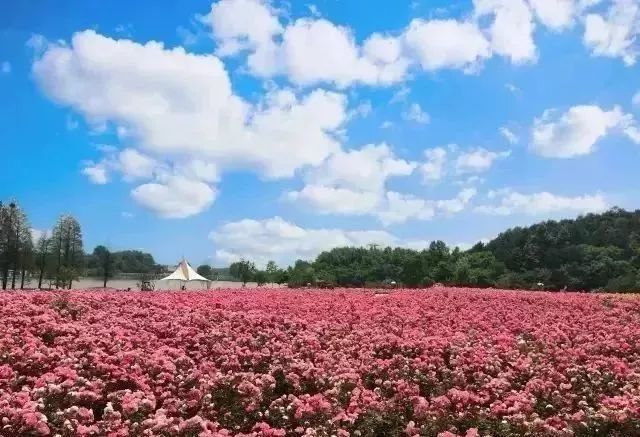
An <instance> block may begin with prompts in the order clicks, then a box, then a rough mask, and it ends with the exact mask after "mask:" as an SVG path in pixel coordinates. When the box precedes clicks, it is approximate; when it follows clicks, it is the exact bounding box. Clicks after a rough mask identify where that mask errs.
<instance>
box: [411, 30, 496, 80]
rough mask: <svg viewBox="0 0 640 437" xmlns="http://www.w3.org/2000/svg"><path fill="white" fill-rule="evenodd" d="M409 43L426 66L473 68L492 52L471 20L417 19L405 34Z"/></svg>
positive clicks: (436, 67) (414, 56) (420, 61)
mask: <svg viewBox="0 0 640 437" xmlns="http://www.w3.org/2000/svg"><path fill="white" fill-rule="evenodd" d="M403 39H404V41H405V44H406V47H407V49H408V50H409V52H410V53H412V54H413V58H414V59H416V60H417V61H418V62H419V63H420V65H421V67H422V68H423V69H424V70H427V71H432V70H438V69H441V68H461V69H466V70H469V71H471V70H473V69H474V68H475V67H477V66H478V64H479V63H480V62H482V61H483V60H484V59H486V58H488V57H490V56H491V48H490V45H489V42H488V41H487V39H486V38H485V37H484V35H483V34H482V32H481V31H480V29H479V28H478V26H477V25H476V24H475V23H473V22H470V21H463V22H461V21H456V20H429V21H426V20H422V19H415V20H413V21H412V22H411V23H410V24H409V26H408V28H407V29H406V31H405V33H404V34H403Z"/></svg>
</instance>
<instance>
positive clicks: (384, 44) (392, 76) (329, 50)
mask: <svg viewBox="0 0 640 437" xmlns="http://www.w3.org/2000/svg"><path fill="white" fill-rule="evenodd" d="M361 52H362V53H361ZM275 58H276V60H278V58H279V59H280V60H281V66H282V70H283V71H282V72H283V73H284V74H286V75H287V77H288V78H289V79H290V80H291V81H293V82H295V83H297V84H301V85H311V84H314V83H317V82H335V83H336V85H337V86H339V87H346V86H349V85H351V84H353V83H355V82H361V83H365V84H370V85H390V84H393V83H395V82H398V81H400V80H402V79H404V77H405V75H406V73H407V68H408V62H407V60H406V59H404V58H403V57H402V56H401V48H400V44H399V42H398V41H397V40H396V39H394V38H392V37H385V36H382V35H378V34H374V35H372V36H371V37H370V38H369V39H368V40H367V41H365V43H364V46H363V47H362V48H360V47H358V45H357V44H356V42H355V40H354V38H353V35H352V34H351V31H350V29H348V28H346V27H342V26H337V25H335V24H333V23H331V22H330V21H327V20H325V19H318V20H311V19H299V20H296V21H295V22H294V23H293V24H292V25H290V26H287V28H286V29H285V31H284V33H283V35H282V44H281V45H280V46H278V52H277V53H276V55H275Z"/></svg>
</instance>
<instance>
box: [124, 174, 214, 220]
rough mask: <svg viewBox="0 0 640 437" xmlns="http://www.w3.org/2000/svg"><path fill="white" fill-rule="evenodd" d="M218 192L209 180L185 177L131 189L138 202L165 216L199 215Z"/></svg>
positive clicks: (174, 177) (170, 178)
mask: <svg viewBox="0 0 640 437" xmlns="http://www.w3.org/2000/svg"><path fill="white" fill-rule="evenodd" d="M216 194H217V193H216V191H215V189H213V188H211V187H210V186H209V185H207V184H206V183H204V182H201V181H194V180H190V179H187V178H184V177H181V176H171V177H168V178H166V180H164V181H161V182H153V183H147V184H143V185H140V186H138V187H136V188H134V189H133V190H132V191H131V197H133V199H134V200H135V201H136V202H138V203H139V204H140V205H142V206H144V207H145V208H148V209H150V210H151V211H154V212H155V213H156V214H158V215H159V216H161V217H164V218H185V217H189V216H192V215H195V214H198V213H200V212H202V211H204V210H205V209H207V208H208V207H209V206H211V205H212V204H213V201H214V200H215V198H216Z"/></svg>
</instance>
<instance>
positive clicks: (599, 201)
mask: <svg viewBox="0 0 640 437" xmlns="http://www.w3.org/2000/svg"><path fill="white" fill-rule="evenodd" d="M488 197H489V199H492V200H496V201H497V203H495V204H493V205H482V206H478V207H476V208H475V210H476V211H477V212H481V213H485V214H493V215H512V214H526V215H548V214H553V213H560V212H565V213H570V212H573V213H586V212H599V211H603V210H606V209H607V207H608V204H607V201H606V200H605V198H604V197H603V196H602V195H601V194H595V195H582V196H574V197H571V196H562V195H557V194H552V193H548V192H540V193H531V194H523V193H519V192H516V191H513V190H511V189H503V190H497V191H491V192H489V195H488Z"/></svg>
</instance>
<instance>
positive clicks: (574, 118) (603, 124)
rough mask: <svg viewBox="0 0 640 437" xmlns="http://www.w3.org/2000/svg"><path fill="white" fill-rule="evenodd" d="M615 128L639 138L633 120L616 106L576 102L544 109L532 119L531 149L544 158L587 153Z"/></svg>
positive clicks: (630, 136) (632, 138)
mask: <svg viewBox="0 0 640 437" xmlns="http://www.w3.org/2000/svg"><path fill="white" fill-rule="evenodd" d="M614 129H618V130H620V131H621V132H623V133H624V134H626V135H627V136H628V137H629V138H630V139H631V140H633V141H635V142H638V138H637V133H638V128H637V126H636V123H635V120H634V119H633V117H632V116H631V115H630V114H625V113H623V112H622V110H621V109H620V108H619V107H617V106H616V107H614V108H612V109H611V110H608V111H607V110H604V109H602V108H600V107H599V106H596V105H579V106H573V107H571V108H569V110H567V111H566V112H565V113H562V114H560V113H558V111H556V110H546V111H545V112H544V113H543V114H542V116H541V117H539V118H536V119H535V120H534V123H533V128H532V139H531V144H530V149H531V150H532V151H533V152H534V153H536V154H538V155H540V156H544V157H547V158H572V157H575V156H580V155H588V154H590V153H591V152H593V151H594V150H595V147H596V144H597V142H598V141H599V140H601V139H602V138H603V137H605V136H606V135H607V134H609V133H610V132H611V131H612V130H614Z"/></svg>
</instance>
